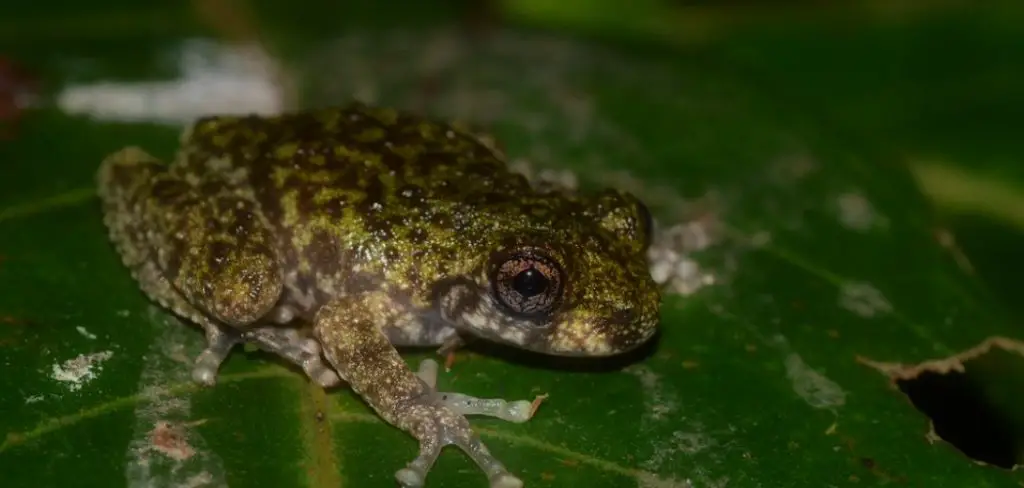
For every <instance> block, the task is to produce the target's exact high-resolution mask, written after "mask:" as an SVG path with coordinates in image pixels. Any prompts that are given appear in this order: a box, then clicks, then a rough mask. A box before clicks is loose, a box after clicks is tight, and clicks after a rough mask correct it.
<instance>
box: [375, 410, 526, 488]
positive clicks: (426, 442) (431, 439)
mask: <svg viewBox="0 0 1024 488" xmlns="http://www.w3.org/2000/svg"><path fill="white" fill-rule="evenodd" d="M424 398H425V399H427V401H426V402H424V403H418V404H415V405H414V406H413V407H412V409H411V411H410V412H408V417H409V418H414V419H417V421H415V424H414V425H413V428H412V429H411V432H413V433H414V435H415V437H416V438H417V439H418V440H419V441H420V454H419V456H417V457H416V459H414V460H413V461H412V462H410V463H409V464H408V465H406V467H405V468H403V469H401V470H399V471H398V472H397V473H395V476H396V478H398V479H399V481H400V482H412V483H415V482H417V481H419V482H420V483H422V480H423V479H425V478H426V475H427V472H428V471H429V470H430V468H431V466H433V464H434V461H436V460H437V456H438V455H439V454H440V453H441V449H442V448H443V447H445V446H449V445H452V446H455V447H458V448H459V449H460V450H462V451H463V452H465V453H466V455H468V456H469V457H470V459H472V460H473V462H474V463H476V465H477V466H478V467H480V469H481V470H482V471H483V472H484V474H485V475H487V479H488V480H489V481H490V484H491V486H492V487H493V488H516V487H518V486H522V482H521V481H519V478H516V477H515V476H513V475H512V474H510V473H509V472H508V470H506V469H505V466H504V465H503V464H502V463H501V461H498V459H497V458H495V457H494V456H493V455H491V453H490V451H489V450H488V449H487V446H486V445H484V443H483V441H481V440H480V437H479V436H478V435H476V434H474V433H473V431H472V429H471V428H470V425H469V422H468V421H467V420H466V418H465V417H464V416H463V415H462V414H460V413H458V412H456V411H454V410H453V409H452V408H451V407H449V406H448V405H447V404H445V403H444V402H443V401H441V399H440V397H439V396H437V394H435V393H432V394H430V395H429V396H427V397H424ZM403 480H404V481H403ZM517 483H518V484H517ZM406 486H420V485H415V484H410V485H406Z"/></svg>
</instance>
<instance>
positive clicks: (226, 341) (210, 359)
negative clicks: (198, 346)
mask: <svg viewBox="0 0 1024 488" xmlns="http://www.w3.org/2000/svg"><path fill="white" fill-rule="evenodd" d="M204 328H205V329H206V349H204V350H203V352H201V353H199V355H198V356H196V360H195V365H194V366H193V367H192V379H193V380H194V381H195V382H197V383H199V384H202V385H206V386H213V385H214V384H216V383H217V371H218V370H220V365H221V363H223V362H224V360H225V359H227V357H228V354H231V348H233V347H235V344H238V342H239V338H238V335H237V334H234V333H231V332H230V331H226V330H224V329H223V328H221V327H220V326H218V325H216V324H206V325H204Z"/></svg>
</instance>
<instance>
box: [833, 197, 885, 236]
mask: <svg viewBox="0 0 1024 488" xmlns="http://www.w3.org/2000/svg"><path fill="white" fill-rule="evenodd" d="M835 206H836V211H837V213H838V215H839V222H840V223H842V224H843V226H844V227H846V228H848V229H851V230H855V231H858V232H866V231H869V230H871V229H872V228H876V227H885V226H886V225H888V219H886V218H885V217H884V216H882V215H879V213H878V212H877V211H876V210H875V208H874V206H873V205H871V202H870V201H868V199H867V198H866V197H864V195H862V194H860V193H856V192H848V193H843V194H842V195H839V196H838V197H837V198H836V201H835Z"/></svg>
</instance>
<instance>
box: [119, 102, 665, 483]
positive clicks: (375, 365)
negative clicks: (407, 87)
mask: <svg viewBox="0 0 1024 488" xmlns="http://www.w3.org/2000/svg"><path fill="white" fill-rule="evenodd" d="M99 185H100V194H101V196H102V197H103V201H104V206H105V217H106V222H107V225H108V227H109V228H110V230H111V236H112V238H113V240H114V242H115V244H116V245H117V247H118V249H119V250H120V252H121V254H122V256H123V258H124V261H125V263H126V264H127V265H128V266H129V267H130V268H131V269H132V270H133V273H134V274H135V276H136V278H137V279H138V280H139V281H140V284H141V286H142V288H143V289H144V290H145V291H146V293H147V294H148V295H149V296H150V297H152V298H153V299H155V300H157V301H158V302H160V303H161V304H163V305H164V306H165V307H168V308H170V309H172V310H174V311H175V312H176V313H178V314H179V315H182V316H184V317H186V318H189V319H191V320H193V321H194V322H197V323H199V324H201V325H204V327H207V332H208V335H209V334H210V330H211V329H210V328H211V327H213V328H215V329H216V328H217V327H223V326H225V325H226V326H230V327H234V328H236V329H247V328H251V327H255V326H257V325H261V324H266V323H269V322H287V321H289V319H291V318H292V317H293V316H294V317H298V318H302V319H305V320H304V321H306V322H309V323H312V325H313V332H314V337H316V339H317V340H318V341H319V342H320V344H321V345H322V347H323V352H324V355H325V356H326V357H327V359H328V361H329V362H330V363H331V365H333V367H334V368H335V369H336V370H337V371H338V373H339V374H340V375H341V377H342V378H343V379H344V380H345V381H347V382H348V383H349V384H350V385H351V386H352V388H353V389H355V390H356V391H357V392H358V393H359V394H360V395H362V396H363V398H364V399H366V400H367V402H368V403H369V404H370V405H371V406H373V407H374V408H375V409H376V410H377V411H378V413H380V414H381V415H382V417H384V418H385V419H386V420H388V421H389V422H391V423H393V424H395V425H397V426H399V427H401V428H403V429H405V430H407V431H409V432H410V433H412V434H413V435H414V436H416V437H417V438H418V439H420V441H421V455H422V453H423V452H426V451H424V450H429V449H428V447H429V446H430V445H431V443H434V444H437V443H438V442H440V443H441V444H442V445H443V444H447V443H455V444H458V445H460V447H463V448H464V449H474V448H473V447H472V443H473V442H478V440H477V441H474V440H473V439H475V436H472V434H471V432H470V431H469V428H468V424H464V422H465V420H464V419H461V416H457V417H458V418H456V417H455V416H453V414H452V412H450V411H446V410H445V409H444V408H443V405H440V404H439V403H438V402H436V401H434V400H431V399H430V398H429V397H430V393H431V389H430V388H428V387H426V385H424V384H423V382H422V381H420V380H419V379H418V378H416V377H415V376H414V375H413V374H412V372H411V371H410V370H409V369H408V368H407V367H406V366H405V364H404V362H402V360H401V358H400V357H399V356H398V355H397V353H396V352H395V349H394V345H439V344H442V343H446V342H449V341H452V340H454V339H455V338H456V337H457V335H458V334H469V335H474V336H480V337H484V338H488V339H491V340H496V341H500V342H505V343H509V344H512V345H515V346H518V347H522V348H526V349H530V350H535V351H540V352H545V353H550V354H564V355H587V356H604V355H609V354H615V353H619V352H623V351H626V350H629V349H632V348H634V347H636V346H637V345H639V344H641V343H642V342H644V341H645V340H647V339H649V338H650V337H651V336H652V335H653V333H654V331H655V326H656V324H657V317H658V306H659V299H660V298H659V293H658V289H657V287H656V285H655V283H654V282H653V280H652V279H651V277H650V274H649V271H648V267H647V261H646V258H645V250H646V246H647V244H648V241H649V231H650V229H649V227H650V226H649V217H648V216H647V215H646V210H645V209H644V208H643V206H642V205H641V204H640V203H639V201H637V200H636V199H635V198H633V197H632V196H630V195H628V194H625V193H620V192H616V191H610V190H609V191H605V192H602V193H599V194H597V195H594V196H589V197H584V196H578V195H574V194H571V193H567V192H541V191H538V190H535V189H533V188H531V186H530V185H529V183H528V182H527V180H526V179H525V178H524V177H523V176H521V175H518V174H515V173H512V172H510V171H509V170H508V169H507V168H506V165H505V161H504V159H503V156H502V155H501V154H500V153H499V152H498V151H497V150H495V149H494V148H493V147H491V146H489V145H488V144H486V143H484V142H483V139H482V138H480V137H478V136H475V135H473V134H471V133H469V132H466V131H464V130H462V129H460V128H458V127H455V126H453V125H449V124H444V123H440V122H436V121H430V120H426V119H423V118H419V117H416V116H413V115H410V114H406V113H400V112H396V111H393V110H388V109H376V108H369V107H365V106H361V105H353V106H350V107H347V108H345V109H328V110H321V111H315V112H304V113H294V114H286V115H281V116H277V117H269V118H264V117H255V116H252V117H211V118H205V119H201V120H200V121H198V122H197V123H196V124H195V125H194V127H192V129H191V130H190V131H187V132H186V134H185V135H184V136H183V139H182V149H181V151H180V153H179V155H178V157H177V159H176V161H175V163H174V164H172V165H171V166H163V165H160V164H159V163H158V162H156V161H155V160H153V159H152V158H151V157H149V156H148V155H146V154H145V153H143V152H142V151H141V150H138V149H133V148H128V149H125V150H122V151H121V152H119V153H116V154H114V155H112V156H111V157H110V158H108V160H107V161H106V162H105V163H104V165H103V168H102V169H101V172H100V177H99ZM524 249H532V250H533V251H534V252H539V253H542V254H543V255H544V256H547V257H548V258H550V259H551V260H552V261H554V262H555V263H557V269H558V270H559V271H560V272H559V276H560V281H561V283H562V284H563V288H562V290H563V291H562V293H561V294H560V295H558V297H557V300H556V301H555V303H554V306H553V307H552V308H551V309H550V310H545V311H544V313H540V314H534V315H531V316H528V317H527V316H522V315H521V314H516V313H514V311H512V310H510V309H509V308H508V307H507V306H504V305H503V304H502V303H501V301H500V300H498V299H496V295H495V283H494V279H495V270H496V268H497V267H498V266H500V265H501V263H502V262H504V260H505V259H507V258H508V257H509V256H510V255H514V254H515V253H517V252H519V251H522V250H524ZM415 399H420V400H415ZM443 426H447V427H444V428H442V427H443ZM439 429H440V430H439ZM460 429H462V430H460ZM460 439H461V441H460ZM480 446H482V444H481V445H480ZM484 451H486V449H484ZM428 454H429V453H428ZM428 457H429V456H428ZM430 462H431V463H432V461H430ZM478 462H481V461H480V460H479V459H478ZM495 462H496V461H495ZM428 464H429V463H428ZM498 466H499V467H500V464H499V465H498ZM426 468H427V469H429V466H427V467H426ZM492 468H493V467H492ZM494 469H497V468H494ZM485 470H487V468H486V467H485ZM501 472H503V468H501V469H500V470H498V471H493V472H491V471H489V475H492V480H493V479H494V476H497V475H498V474H500V473H501ZM424 473H425V470H424ZM495 473H498V474H495Z"/></svg>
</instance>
